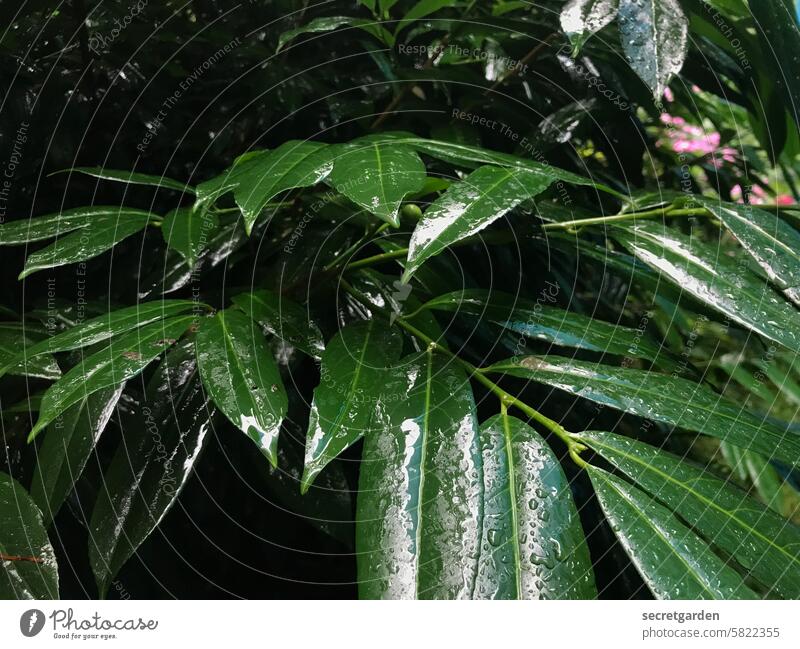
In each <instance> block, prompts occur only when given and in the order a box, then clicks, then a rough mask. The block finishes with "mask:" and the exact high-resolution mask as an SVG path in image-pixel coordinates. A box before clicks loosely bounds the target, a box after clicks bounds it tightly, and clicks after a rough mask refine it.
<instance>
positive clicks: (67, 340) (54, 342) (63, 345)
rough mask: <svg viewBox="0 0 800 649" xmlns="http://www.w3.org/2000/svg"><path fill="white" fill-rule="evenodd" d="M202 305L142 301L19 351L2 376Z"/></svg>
mask: <svg viewBox="0 0 800 649" xmlns="http://www.w3.org/2000/svg"><path fill="white" fill-rule="evenodd" d="M199 306H202V305H201V304H199V303H197V302H193V301H190V300H158V301H153V302H142V303H141V304H137V305H136V306H131V307H126V308H124V309H119V310H117V311H112V312H111V313H108V314H106V315H101V316H98V317H97V318H92V319H91V320H87V321H86V322H84V323H81V324H79V325H77V326H75V327H72V328H71V329H67V330H66V331H63V332H61V333H60V334H56V335H55V336H51V337H49V338H45V339H44V340H42V341H40V342H38V343H35V344H33V345H31V346H30V347H28V348H27V349H25V351H24V352H20V351H19V350H17V354H16V357H15V358H12V359H10V360H9V361H8V362H6V361H2V365H0V376H2V375H3V374H5V373H6V372H7V371H9V368H10V367H12V363H18V362H25V359H27V362H29V363H30V359H32V358H33V357H35V356H38V355H39V354H55V353H57V352H65V351H70V350H73V349H80V348H81V347H88V346H90V345H94V344H96V343H99V342H102V341H104V340H108V339H109V338H111V337H113V336H118V335H120V334H124V333H127V332H129V331H131V330H133V329H137V328H138V327H142V326H144V325H147V324H151V323H153V322H157V321H159V320H164V319H165V318H168V317H169V316H173V315H178V314H180V313H185V312H186V311H191V310H193V309H197V308H198V307H199Z"/></svg>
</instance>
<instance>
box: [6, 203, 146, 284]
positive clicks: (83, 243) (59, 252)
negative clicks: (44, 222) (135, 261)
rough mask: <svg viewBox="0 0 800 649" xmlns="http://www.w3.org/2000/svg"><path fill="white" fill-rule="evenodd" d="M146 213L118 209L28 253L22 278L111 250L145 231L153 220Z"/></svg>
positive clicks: (20, 276) (20, 275)
mask: <svg viewBox="0 0 800 649" xmlns="http://www.w3.org/2000/svg"><path fill="white" fill-rule="evenodd" d="M149 218H150V217H149V215H148V214H147V213H146V212H140V213H136V212H130V211H127V212H118V213H116V214H113V215H108V216H107V217H104V218H99V217H97V218H95V219H94V220H93V221H92V223H91V225H89V226H87V227H85V228H81V229H79V230H78V231H77V232H70V233H69V234H68V235H66V236H65V237H61V238H59V239H57V240H56V241H55V243H53V244H51V245H49V246H47V247H46V248H43V249H42V250H37V251H36V252H34V253H32V254H30V255H28V259H27V260H26V261H25V268H23V269H22V272H21V273H20V274H19V279H23V278H24V277H27V276H28V275H30V274H32V273H35V272H37V271H40V270H44V269H45V268H55V267H57V266H65V265H67V264H74V263H77V262H79V261H85V260H87V259H91V258H92V257H97V255H100V254H102V253H104V252H105V251H106V250H110V249H111V248H113V247H114V246H115V245H117V244H118V243H119V242H120V241H122V240H123V239H127V238H128V237H129V236H131V235H133V234H136V233H137V232H139V231H141V230H143V229H144V228H145V226H146V225H147V223H148V221H149Z"/></svg>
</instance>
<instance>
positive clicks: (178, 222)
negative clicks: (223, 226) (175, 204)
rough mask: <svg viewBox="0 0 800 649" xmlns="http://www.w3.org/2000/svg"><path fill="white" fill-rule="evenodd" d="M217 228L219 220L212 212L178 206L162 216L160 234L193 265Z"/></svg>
mask: <svg viewBox="0 0 800 649" xmlns="http://www.w3.org/2000/svg"><path fill="white" fill-rule="evenodd" d="M217 228H219V221H218V220H217V217H216V216H215V215H214V213H213V212H210V211H208V210H197V211H196V210H193V209H192V208H190V207H179V208H178V209H175V210H172V211H171V212H170V213H169V214H167V215H166V216H165V217H164V221H163V223H162V224H161V234H162V235H163V236H164V241H166V242H167V245H168V246H169V247H170V248H172V249H173V250H176V251H177V252H178V253H179V254H180V255H181V257H183V258H184V259H185V260H186V263H187V264H189V266H190V267H193V266H194V265H195V263H196V261H197V258H198V257H199V255H200V253H201V252H203V250H205V248H206V246H207V245H208V242H209V241H210V240H211V238H212V237H213V236H214V234H215V232H216V231H217Z"/></svg>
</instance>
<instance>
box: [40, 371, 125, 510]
mask: <svg viewBox="0 0 800 649" xmlns="http://www.w3.org/2000/svg"><path fill="white" fill-rule="evenodd" d="M123 387H124V386H122V385H119V386H116V387H111V388H104V389H102V390H99V391H98V392H94V393H93V394H90V395H88V396H87V397H85V398H84V399H83V400H82V401H80V402H79V403H76V404H75V405H74V406H71V407H70V408H68V409H67V410H65V411H64V412H63V413H62V414H61V415H60V416H59V417H57V418H56V420H55V421H54V422H52V423H51V424H50V426H48V428H47V432H46V433H45V436H44V443H43V444H42V445H41V447H40V448H39V450H38V451H37V456H36V457H37V460H36V472H35V473H34V476H33V484H32V486H31V498H32V499H33V501H34V502H35V503H36V504H37V505H38V506H39V509H41V510H42V513H43V516H44V521H45V525H46V526H47V525H49V524H50V522H51V521H52V520H53V518H55V515H56V514H57V513H58V510H59V509H60V507H61V505H62V503H63V502H64V500H65V499H66V497H67V495H69V492H70V491H72V487H73V485H74V484H75V482H77V480H78V478H80V477H81V473H83V468H84V467H85V466H86V462H87V461H88V460H89V457H90V455H91V453H92V451H93V450H94V447H95V445H96V444H97V441H98V439H99V438H100V435H101V434H102V432H103V430H105V427H106V424H108V420H109V419H110V418H111V415H112V414H113V412H114V408H115V407H116V405H117V401H119V397H120V395H121V394H122V389H123Z"/></svg>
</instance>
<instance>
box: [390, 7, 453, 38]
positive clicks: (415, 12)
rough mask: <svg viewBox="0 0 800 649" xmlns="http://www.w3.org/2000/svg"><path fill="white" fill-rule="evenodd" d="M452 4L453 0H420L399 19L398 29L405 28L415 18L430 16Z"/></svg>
mask: <svg viewBox="0 0 800 649" xmlns="http://www.w3.org/2000/svg"><path fill="white" fill-rule="evenodd" d="M452 6H453V0H419V1H418V2H417V3H416V4H415V5H414V6H413V7H411V9H409V10H408V13H407V14H406V15H405V16H403V18H402V19H401V20H400V21H399V23H398V26H397V31H400V30H401V29H404V28H405V27H407V26H408V25H410V24H411V23H412V22H413V21H415V20H419V19H420V18H425V16H430V15H431V14H432V13H436V12H437V11H439V10H440V9H445V8H447V7H452Z"/></svg>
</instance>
